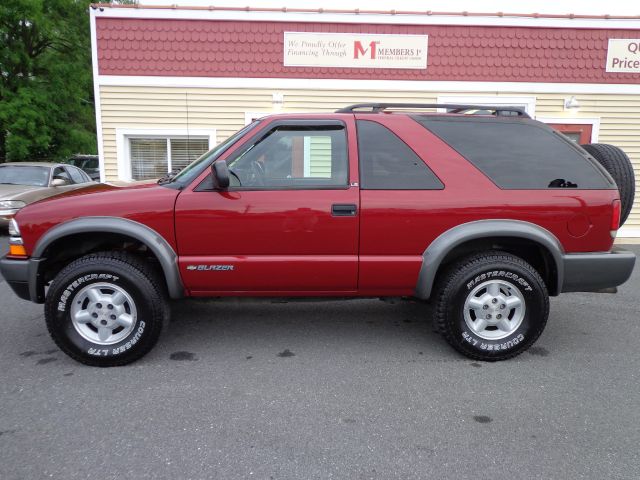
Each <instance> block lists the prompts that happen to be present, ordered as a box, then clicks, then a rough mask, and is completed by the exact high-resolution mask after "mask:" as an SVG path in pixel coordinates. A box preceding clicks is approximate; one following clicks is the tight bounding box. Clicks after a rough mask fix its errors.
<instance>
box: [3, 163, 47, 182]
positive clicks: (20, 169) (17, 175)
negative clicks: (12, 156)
mask: <svg viewBox="0 0 640 480" xmlns="http://www.w3.org/2000/svg"><path fill="white" fill-rule="evenodd" d="M0 184H5V185H6V184H8V185H33V186H34V187H46V186H47V185H48V184H49V169H48V168H46V167H33V166H26V165H25V166H20V165H2V166H0Z"/></svg>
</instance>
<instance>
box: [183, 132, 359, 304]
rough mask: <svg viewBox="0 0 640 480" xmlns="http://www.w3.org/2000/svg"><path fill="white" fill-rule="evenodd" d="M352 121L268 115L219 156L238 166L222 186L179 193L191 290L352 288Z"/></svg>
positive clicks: (355, 201) (355, 216) (355, 210)
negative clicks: (253, 133) (243, 139)
mask: <svg viewBox="0 0 640 480" xmlns="http://www.w3.org/2000/svg"><path fill="white" fill-rule="evenodd" d="M352 123H353V121H351V124H349V121H348V120H345V122H342V121H340V122H338V121H333V122H326V121H325V122H323V121H313V120H308V121H307V120H305V121H301V123H300V124H296V123H295V121H293V120H286V121H283V120H272V121H270V122H269V121H267V122H266V125H265V126H264V127H262V129H261V130H260V132H259V133H258V134H257V137H256V138H255V140H254V139H252V140H251V141H250V142H248V143H247V144H246V145H243V146H242V147H240V148H239V149H237V150H235V151H233V152H232V153H230V154H229V155H228V157H227V158H226V159H225V160H226V161H227V164H228V165H229V168H230V170H231V171H232V172H233V174H234V175H232V177H231V178H232V185H231V187H230V188H229V190H228V191H223V192H221V191H215V190H212V189H210V188H205V187H203V186H202V185H201V186H200V187H195V188H191V189H189V190H186V191H184V192H182V193H181V194H180V195H179V197H178V200H177V202H176V235H177V243H178V250H179V265H180V270H181V274H182V276H183V279H184V280H185V284H186V285H187V288H189V290H191V293H192V294H194V295H198V294H203V295H204V294H207V295H210V294H212V293H213V294H215V293H218V294H221V295H243V294H247V295H249V294H253V295H260V294H264V295H271V294H283V295H304V294H305V293H312V292H313V293H314V294H322V292H325V293H326V294H327V295H332V294H341V293H346V292H355V291H356V289H357V276H358V232H359V191H358V188H357V186H354V187H351V186H350V185H351V184H350V182H349V173H350V172H349V167H348V166H349V163H348V148H347V140H346V139H347V132H348V130H352V129H353V125H352ZM349 133H351V132H349ZM219 161H222V160H219ZM353 173H356V174H357V171H354V172H353ZM205 184H206V181H205ZM203 185H204V184H203Z"/></svg>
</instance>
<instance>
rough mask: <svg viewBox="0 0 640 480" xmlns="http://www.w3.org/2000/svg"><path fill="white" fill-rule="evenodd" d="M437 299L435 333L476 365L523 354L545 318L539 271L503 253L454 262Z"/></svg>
mask: <svg viewBox="0 0 640 480" xmlns="http://www.w3.org/2000/svg"><path fill="white" fill-rule="evenodd" d="M435 294H436V297H435V298H436V320H437V325H438V330H439V331H440V333H442V335H443V336H444V338H445V339H446V340H447V342H448V343H449V344H450V345H451V346H452V347H453V348H455V349H456V350H458V351H459V352H460V353H462V354H464V355H466V356H467V357H469V358H473V359H476V360H487V361H497V360H506V359H508V358H511V357H514V356H516V355H518V354H520V353H522V352H524V351H525V350H526V349H527V348H529V347H530V346H531V345H532V344H533V343H534V342H535V341H536V340H537V339H538V337H539V336H540V334H541V333H542V331H543V330H544V327H545V325H546V323H547V317H548V316H549V296H548V293H547V288H546V286H545V284H544V281H543V280H542V278H541V277H540V275H539V274H538V272H537V271H536V270H535V269H534V268H533V267H532V266H531V265H529V264H528V263H527V262H525V261H524V260H522V259H521V258H519V257H516V256H514V255H511V254H508V253H505V252H497V251H496V252H487V253H481V254H474V255H471V256H469V257H466V258H464V259H462V260H460V261H458V262H456V263H455V264H453V265H451V266H450V267H449V268H448V269H447V270H446V271H445V272H444V274H443V275H442V276H441V278H440V280H439V282H438V285H437V288H436V293H435Z"/></svg>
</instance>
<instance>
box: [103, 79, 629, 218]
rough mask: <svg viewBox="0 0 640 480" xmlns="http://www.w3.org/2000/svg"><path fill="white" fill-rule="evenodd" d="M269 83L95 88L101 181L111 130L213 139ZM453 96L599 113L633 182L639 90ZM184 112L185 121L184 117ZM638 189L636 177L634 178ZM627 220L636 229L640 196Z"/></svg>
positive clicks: (365, 98) (108, 162)
mask: <svg viewBox="0 0 640 480" xmlns="http://www.w3.org/2000/svg"><path fill="white" fill-rule="evenodd" d="M279 92H281V93H282V94H283V95H284V106H283V107H282V109H281V111H282V112H331V111H334V110H336V109H337V108H340V107H344V106H345V105H349V104H352V103H362V102H383V101H391V102H423V103H425V102H426V103H434V102H436V101H437V98H438V96H454V95H456V93H455V92H446V91H443V92H419V91H415V92H403V91H373V90H357V91H355V90H326V91H318V90H298V89H295V90H293V89H292V90H286V89H284V90H279ZM272 94H273V90H271V89H223V88H177V87H175V88H174V87H128V86H102V87H100V102H101V109H102V133H103V141H104V162H105V170H106V176H107V179H109V180H116V179H118V166H117V158H116V128H132V129H140V128H161V129H172V128H175V129H186V128H187V127H188V128H190V129H209V130H214V129H215V131H216V134H217V138H216V141H217V142H221V141H222V140H224V139H225V138H227V137H228V136H229V135H231V134H232V133H233V132H235V131H237V130H238V129H240V128H242V127H243V126H244V123H245V113H247V112H272V111H273V110H272V107H273V106H272ZM459 95H460V96H466V97H469V96H475V95H477V96H483V97H490V96H505V97H536V116H537V117H562V118H563V119H564V120H565V122H566V123H571V120H572V119H574V118H594V117H595V118H599V119H600V132H599V141H600V142H601V143H611V144H613V145H617V146H619V147H621V148H622V149H623V150H624V151H625V152H626V153H627V154H628V155H629V157H630V158H631V160H632V162H633V163H634V166H635V169H636V172H637V173H636V181H637V182H638V181H640V95H612V94H576V95H575V96H576V98H577V99H578V101H579V102H580V110H579V111H577V112H576V111H564V109H563V103H564V99H565V98H568V97H570V96H571V94H534V93H505V94H504V95H500V94H496V93H495V92H480V91H479V92H475V93H468V92H465V93H460V94H459ZM187 118H188V122H187ZM637 188H638V190H639V191H640V182H639V183H638V184H637ZM638 197H639V199H638V200H636V204H635V207H634V210H633V211H632V213H631V216H630V217H629V220H628V221H627V227H628V228H636V229H640V195H638Z"/></svg>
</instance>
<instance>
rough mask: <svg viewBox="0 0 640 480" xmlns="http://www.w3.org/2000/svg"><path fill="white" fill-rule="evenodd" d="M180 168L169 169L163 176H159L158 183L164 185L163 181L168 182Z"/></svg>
mask: <svg viewBox="0 0 640 480" xmlns="http://www.w3.org/2000/svg"><path fill="white" fill-rule="evenodd" d="M180 170H182V169H181V168H179V169H178V170H171V171H170V172H169V173H167V174H166V175H165V176H164V177H160V178H159V179H158V185H164V184H165V183H170V182H171V181H172V180H173V177H175V176H176V175H177V174H178V173H180Z"/></svg>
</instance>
